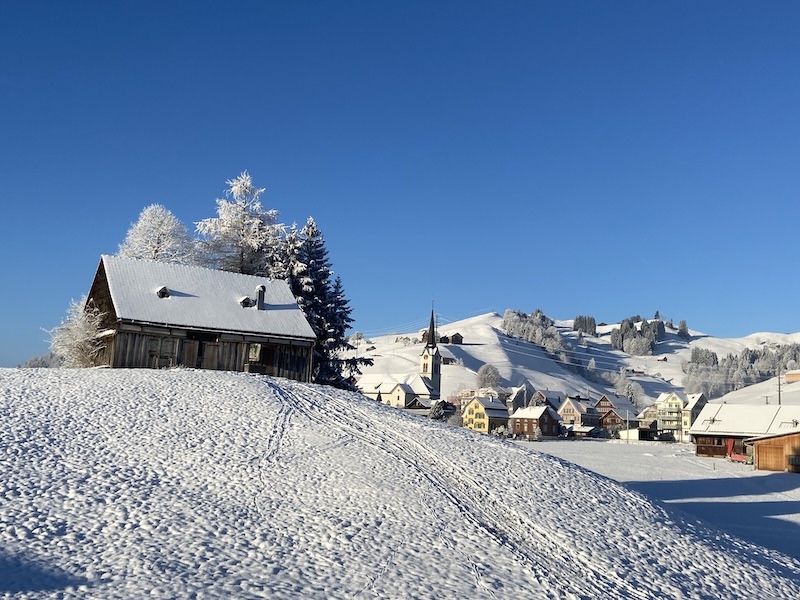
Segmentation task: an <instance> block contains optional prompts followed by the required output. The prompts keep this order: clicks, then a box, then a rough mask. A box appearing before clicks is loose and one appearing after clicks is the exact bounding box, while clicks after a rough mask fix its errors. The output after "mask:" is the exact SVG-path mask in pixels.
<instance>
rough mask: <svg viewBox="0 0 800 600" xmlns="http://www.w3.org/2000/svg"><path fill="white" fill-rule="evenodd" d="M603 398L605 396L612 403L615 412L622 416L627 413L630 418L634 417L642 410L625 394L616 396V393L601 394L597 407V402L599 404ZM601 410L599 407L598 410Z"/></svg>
mask: <svg viewBox="0 0 800 600" xmlns="http://www.w3.org/2000/svg"><path fill="white" fill-rule="evenodd" d="M603 398H605V399H606V400H608V401H609V402H610V403H611V406H612V407H613V409H614V412H616V413H617V414H618V415H619V416H620V417H623V418H624V417H625V415H626V414H627V415H628V416H629V417H630V418H633V417H634V416H636V415H637V414H639V412H640V411H639V409H638V408H636V407H635V406H634V405H633V403H632V402H631V401H630V400H628V399H627V398H626V397H625V396H616V395H614V394H611V395H610V396H609V395H604V396H601V397H600V400H598V401H597V402H596V403H595V407H597V404H599V403H600V401H601V400H602V399H603ZM599 410H600V409H598V411H599Z"/></svg>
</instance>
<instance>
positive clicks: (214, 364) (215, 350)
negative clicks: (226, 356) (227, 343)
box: [200, 342, 220, 369]
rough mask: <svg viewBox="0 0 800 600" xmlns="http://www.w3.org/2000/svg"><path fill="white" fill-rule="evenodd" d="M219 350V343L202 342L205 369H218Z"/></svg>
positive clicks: (203, 366) (202, 366)
mask: <svg viewBox="0 0 800 600" xmlns="http://www.w3.org/2000/svg"><path fill="white" fill-rule="evenodd" d="M219 348H220V344H219V343H217V342H200V349H201V352H202V355H203V363H202V365H201V368H203V369H217V368H218V367H219Z"/></svg>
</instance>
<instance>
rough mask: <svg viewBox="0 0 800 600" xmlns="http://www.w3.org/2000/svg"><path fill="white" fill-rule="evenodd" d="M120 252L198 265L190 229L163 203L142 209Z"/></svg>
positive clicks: (133, 255) (123, 254)
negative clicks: (162, 204)
mask: <svg viewBox="0 0 800 600" xmlns="http://www.w3.org/2000/svg"><path fill="white" fill-rule="evenodd" d="M117 254H118V255H119V256H124V257H126V258H144V259H148V260H157V261H161V262H169V263H178V264H181V265H190V264H194V262H195V260H196V252H195V241H194V239H192V237H191V235H189V231H188V229H186V226H185V225H184V224H183V223H181V222H180V221H179V220H178V218H177V217H176V216H175V215H173V214H172V213H171V212H170V211H169V210H168V209H166V208H164V207H163V206H161V205H160V204H151V205H150V206H147V207H145V208H144V210H142V212H141V213H140V214H139V219H138V220H137V221H136V222H135V223H132V224H131V228H130V229H129V230H128V233H127V235H126V236H125V241H124V242H122V244H120V246H119V251H118V252H117Z"/></svg>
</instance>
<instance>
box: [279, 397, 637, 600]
mask: <svg viewBox="0 0 800 600" xmlns="http://www.w3.org/2000/svg"><path fill="white" fill-rule="evenodd" d="M295 388H296V389H298V393H295V394H294V395H293V398H292V401H293V402H295V403H296V406H297V408H298V409H300V410H302V412H303V413H304V415H305V416H306V417H308V418H310V419H313V420H316V421H318V422H320V423H324V424H326V425H328V426H331V424H332V422H333V423H335V425H336V427H337V428H338V429H339V430H340V431H343V432H344V431H347V432H349V433H350V434H351V435H353V436H354V437H356V438H358V439H360V440H362V441H364V442H366V443H369V444H370V445H373V446H374V447H375V448H376V449H380V450H382V451H384V452H387V453H389V454H390V455H392V456H393V457H394V458H395V459H396V460H398V461H402V462H404V463H405V464H406V465H407V466H408V467H409V468H412V469H414V470H416V471H417V472H418V474H419V475H420V476H421V477H422V478H424V479H425V480H426V481H427V482H428V483H429V485H430V486H431V487H433V488H434V489H435V490H437V492H438V493H439V494H440V495H441V496H443V497H444V498H446V499H447V501H448V502H449V504H450V505H451V506H452V507H453V508H454V509H455V510H456V511H458V512H459V513H460V516H461V518H462V519H464V520H466V521H467V522H469V523H470V524H471V525H472V526H473V527H474V528H476V529H478V530H481V531H482V532H483V533H484V534H485V535H488V536H489V537H491V538H492V539H494V540H495V543H496V544H498V545H499V546H501V547H504V548H506V549H507V550H508V551H510V552H511V553H512V554H513V555H514V556H515V557H516V558H517V560H518V561H520V563H522V564H525V565H527V567H528V568H529V569H530V570H531V571H532V572H535V573H539V574H542V575H541V577H542V578H543V579H546V580H547V584H546V586H545V587H546V588H548V589H551V590H562V592H563V593H565V594H572V595H574V596H575V597H578V598H580V597H592V596H593V595H594V594H597V593H601V594H610V595H615V594H619V593H620V591H623V592H624V594H625V595H626V596H627V597H629V598H637V597H646V595H645V594H643V593H642V591H641V590H640V589H638V588H636V587H634V586H631V585H629V584H628V583H627V582H626V581H624V580H622V579H620V578H619V577H617V576H616V575H615V574H614V573H613V572H612V573H608V572H606V571H605V570H604V569H603V568H601V567H596V566H595V565H593V564H591V562H590V561H588V560H583V561H581V564H578V565H575V564H574V563H575V561H576V555H575V554H574V553H573V552H572V548H571V547H565V546H564V545H563V544H559V543H557V542H556V541H555V540H553V539H552V536H550V534H549V533H548V532H545V531H543V530H542V529H541V528H540V527H539V526H538V525H537V524H536V523H534V522H532V521H531V520H530V519H527V518H525V516H524V515H520V514H518V513H515V514H514V515H513V516H514V518H515V519H519V518H522V519H523V526H522V527H520V525H518V524H516V523H514V522H513V521H512V519H511V518H510V510H509V509H508V508H507V507H506V506H504V503H503V502H502V499H500V498H495V497H490V496H489V495H488V494H487V493H486V492H485V491H484V490H483V488H482V487H481V486H480V484H479V482H477V481H476V480H475V479H474V477H472V476H471V475H469V474H468V473H466V472H465V471H464V470H463V469H461V468H458V467H457V466H455V465H454V464H453V463H451V462H449V461H445V460H443V459H442V457H441V456H439V454H437V453H435V452H433V451H431V450H430V449H428V448H426V447H425V446H424V445H422V444H420V443H419V442H418V441H417V440H415V439H413V438H412V437H410V436H407V435H405V434H403V433H401V432H399V431H388V430H384V429H377V428H374V427H366V426H365V423H369V421H370V420H371V419H372V418H374V414H370V413H369V412H368V411H365V410H363V409H362V408H360V407H359V406H358V405H356V404H354V403H349V402H345V401H344V400H341V399H338V398H336V397H334V396H331V395H329V394H326V393H323V392H321V391H319V390H317V389H315V388H314V387H312V386H309V385H304V384H297V383H295V384H291V385H290V386H289V389H295ZM309 397H318V398H320V399H321V402H320V403H314V402H313V401H311V400H309V399H308V398H309ZM322 406H324V407H326V408H327V409H328V410H325V411H323V410H321V407H322ZM334 407H335V408H336V409H337V410H331V408H334ZM423 465H432V466H433V465H435V468H433V469H431V468H424V467H423ZM442 474H444V475H445V479H442ZM531 532H532V533H533V534H535V535H531ZM565 569H567V570H568V573H565V572H564V571H565ZM476 580H477V581H478V582H480V574H479V573H476Z"/></svg>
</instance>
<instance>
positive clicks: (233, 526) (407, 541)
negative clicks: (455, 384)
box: [0, 369, 800, 600]
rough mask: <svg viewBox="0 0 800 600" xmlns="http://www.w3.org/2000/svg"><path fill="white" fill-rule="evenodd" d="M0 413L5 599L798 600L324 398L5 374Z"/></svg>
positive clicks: (522, 476) (708, 535) (614, 510)
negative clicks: (741, 599) (755, 599)
mask: <svg viewBox="0 0 800 600" xmlns="http://www.w3.org/2000/svg"><path fill="white" fill-rule="evenodd" d="M0 418H2V425H3V426H2V427H0V468H1V469H2V473H3V475H4V476H3V478H2V480H0V597H13V598H55V597H58V598H85V597H90V598H137V597H144V596H151V597H152V596H155V597H170V598H201V597H206V598H217V597H219V598H223V597H224V598H261V597H270V598H297V597H309V598H447V597H458V598H465V597H481V598H518V597H524V598H542V599H559V600H560V599H569V600H573V599H574V600H578V599H580V600H588V599H592V598H623V597H624V598H641V599H650V598H654V599H655V598H696V599H698V600H700V599H710V598H729V597H732V596H734V595H736V596H738V597H760V598H776V599H779V598H787V599H788V598H797V597H800V564H798V561H795V560H794V559H791V558H789V557H786V556H784V555H782V554H779V553H776V552H772V551H769V550H766V549H764V548H761V547H758V546H753V545H750V544H747V543H744V542H742V541H740V540H737V539H735V538H732V537H731V536H729V535H727V534H725V533H723V532H721V531H718V530H715V529H711V528H708V527H707V526H705V525H703V524H702V523H699V522H694V521H691V520H688V519H685V518H684V517H682V516H680V515H679V514H677V513H674V512H671V511H670V510H669V507H667V506H664V505H660V504H657V503H653V502H651V501H650V500H648V499H647V498H646V497H644V496H642V495H641V494H639V493H637V492H634V491H631V490H629V489H627V488H625V487H623V486H621V485H620V484H617V483H615V482H613V481H611V480H610V479H606V478H603V477H600V476H597V475H595V474H593V473H591V472H589V471H586V470H584V469H581V468H580V467H577V466H575V465H572V464H570V463H568V462H566V461H563V460H561V459H558V458H554V457H550V456H546V455H544V454H541V453H539V452H536V451H535V450H531V449H526V448H522V447H520V446H519V445H515V444H511V443H507V442H502V441H500V440H496V439H494V438H490V437H488V436H484V435H480V434H475V433H472V432H468V431H466V430H461V429H455V428H452V427H449V426H446V425H443V424H438V423H431V422H429V421H427V420H425V419H421V418H419V417H413V416H409V415H405V414H402V413H400V412H398V411H396V410H394V409H389V408H387V407H383V406H380V405H376V404H375V403H374V402H371V401H368V400H366V399H364V398H363V397H361V396H359V395H353V394H347V393H344V392H340V391H336V390H332V389H330V388H324V387H320V386H315V385H311V384H302V383H298V382H290V381H285V380H278V379H272V378H268V377H260V376H252V375H244V374H230V373H227V374H226V373H214V372H202V371H192V370H175V371H150V372H145V371H111V370H102V369H99V370H89V371H83V372H79V371H77V370H41V371H38V370H0Z"/></svg>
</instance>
